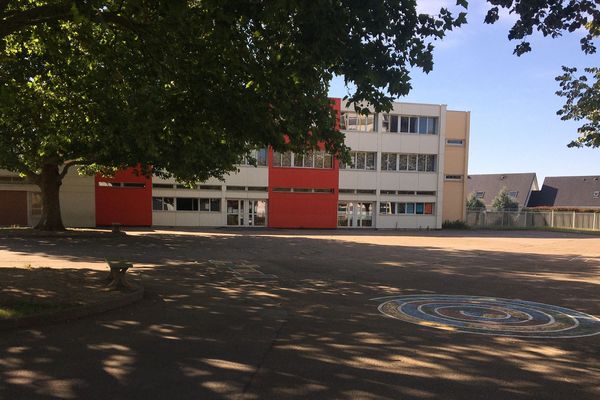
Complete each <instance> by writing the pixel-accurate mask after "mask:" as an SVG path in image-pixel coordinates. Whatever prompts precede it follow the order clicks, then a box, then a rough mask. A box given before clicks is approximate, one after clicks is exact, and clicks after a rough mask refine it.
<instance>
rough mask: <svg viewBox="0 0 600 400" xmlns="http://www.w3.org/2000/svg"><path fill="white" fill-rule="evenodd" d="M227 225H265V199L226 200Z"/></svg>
mask: <svg viewBox="0 0 600 400" xmlns="http://www.w3.org/2000/svg"><path fill="white" fill-rule="evenodd" d="M227 225H229V226H266V225H267V202H266V200H227Z"/></svg>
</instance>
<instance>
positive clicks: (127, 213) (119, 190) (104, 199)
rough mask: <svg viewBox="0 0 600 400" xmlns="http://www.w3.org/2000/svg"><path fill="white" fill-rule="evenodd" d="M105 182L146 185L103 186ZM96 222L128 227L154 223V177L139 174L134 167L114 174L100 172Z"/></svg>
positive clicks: (97, 176)
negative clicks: (103, 174)
mask: <svg viewBox="0 0 600 400" xmlns="http://www.w3.org/2000/svg"><path fill="white" fill-rule="evenodd" d="M101 182H110V183H137V184H144V187H111V186H102V184H101ZM95 186H96V225H98V226H103V225H111V224H113V223H118V224H122V225H126V226H151V225H152V179H151V178H146V177H145V176H138V175H136V174H135V173H134V169H133V168H129V169H127V170H124V171H119V172H117V173H116V175H115V176H114V177H111V178H107V177H103V176H100V175H96V179H95Z"/></svg>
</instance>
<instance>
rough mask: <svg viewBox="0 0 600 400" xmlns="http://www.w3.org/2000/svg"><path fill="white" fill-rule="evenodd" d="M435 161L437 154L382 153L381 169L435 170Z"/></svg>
mask: <svg viewBox="0 0 600 400" xmlns="http://www.w3.org/2000/svg"><path fill="white" fill-rule="evenodd" d="M435 161H436V155H435V154H396V153H381V170H382V171H423V172H435V164H436V162H435Z"/></svg>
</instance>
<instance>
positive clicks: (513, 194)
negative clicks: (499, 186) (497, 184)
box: [508, 190, 519, 199]
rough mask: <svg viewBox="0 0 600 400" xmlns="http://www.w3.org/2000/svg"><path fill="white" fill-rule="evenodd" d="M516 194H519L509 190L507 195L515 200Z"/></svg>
mask: <svg viewBox="0 0 600 400" xmlns="http://www.w3.org/2000/svg"><path fill="white" fill-rule="evenodd" d="M518 194H519V191H518V190H511V191H510V192H508V195H509V196H510V197H512V198H513V199H516V198H517V195H518Z"/></svg>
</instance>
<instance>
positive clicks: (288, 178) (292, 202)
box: [268, 99, 341, 228]
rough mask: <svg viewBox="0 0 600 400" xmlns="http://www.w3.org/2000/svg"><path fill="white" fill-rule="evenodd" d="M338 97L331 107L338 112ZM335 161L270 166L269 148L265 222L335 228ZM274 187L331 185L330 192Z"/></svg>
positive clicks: (270, 155)
mask: <svg viewBox="0 0 600 400" xmlns="http://www.w3.org/2000/svg"><path fill="white" fill-rule="evenodd" d="M340 105H341V100H340V99H332V107H333V108H334V109H335V110H336V111H337V115H338V123H339V116H340ZM338 187H339V162H338V160H337V159H335V158H334V160H333V168H330V169H322V168H289V167H273V152H272V151H269V208H268V212H269V219H268V221H269V226H270V227H272V228H336V227H337V204H338ZM274 188H309V189H332V190H333V192H332V193H290V192H277V191H274V190H273V189H274Z"/></svg>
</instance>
